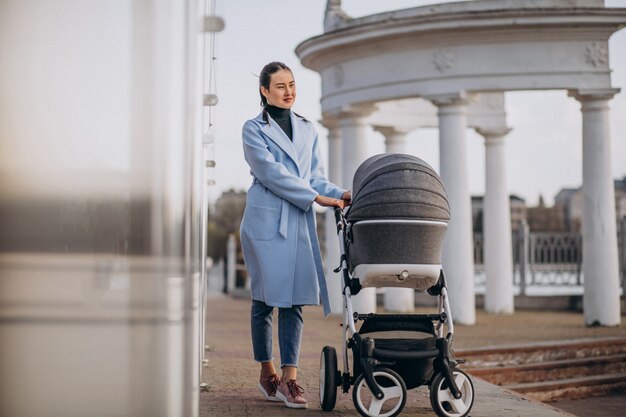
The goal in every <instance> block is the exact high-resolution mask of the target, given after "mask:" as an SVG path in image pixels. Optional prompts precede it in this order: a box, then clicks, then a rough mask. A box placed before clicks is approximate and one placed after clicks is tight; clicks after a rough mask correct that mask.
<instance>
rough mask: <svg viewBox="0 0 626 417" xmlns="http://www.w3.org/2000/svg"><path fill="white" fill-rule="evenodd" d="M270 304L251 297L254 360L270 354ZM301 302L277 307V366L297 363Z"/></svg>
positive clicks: (266, 358) (262, 360) (265, 359)
mask: <svg viewBox="0 0 626 417" xmlns="http://www.w3.org/2000/svg"><path fill="white" fill-rule="evenodd" d="M273 312H274V307H272V306H268V305H267V304H265V303H264V302H262V301H257V300H252V311H251V320H250V324H251V329H252V349H253V351H254V360H255V361H257V362H269V361H271V360H273V359H274V357H273V356H272V313H273ZM302 324H303V321H302V306H292V307H291V308H282V307H279V308H278V344H279V347H280V367H281V368H282V367H283V366H294V367H297V366H298V357H299V356H300V341H301V339H302Z"/></svg>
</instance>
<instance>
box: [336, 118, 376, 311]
mask: <svg viewBox="0 0 626 417" xmlns="http://www.w3.org/2000/svg"><path fill="white" fill-rule="evenodd" d="M371 110H373V108H369V107H368V108H364V109H362V110H360V111H356V110H354V111H352V109H351V111H350V112H342V113H341V114H340V119H339V126H340V129H341V141H342V156H343V167H342V172H343V186H344V187H346V188H349V189H352V179H353V177H354V173H355V172H356V170H357V168H358V167H359V165H360V164H361V163H362V162H363V161H365V160H366V159H367V158H368V157H370V156H371V151H370V150H369V146H368V143H367V130H368V127H369V126H368V125H367V123H366V120H365V118H366V117H367V116H368V115H369V114H370V113H371ZM352 305H353V307H354V311H357V312H359V313H363V314H367V313H375V312H376V289H375V288H366V289H363V290H361V292H359V294H358V295H356V296H355V297H353V298H352Z"/></svg>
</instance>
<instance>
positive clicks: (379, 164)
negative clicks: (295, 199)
mask: <svg viewBox="0 0 626 417" xmlns="http://www.w3.org/2000/svg"><path fill="white" fill-rule="evenodd" d="M346 219H347V220H348V221H349V222H354V221H358V220H375V219H378V220H380V219H419V220H435V221H443V222H446V223H447V222H448V221H449V220H450V206H449V204H448V197H447V195H446V190H445V188H444V186H443V184H442V182H441V179H440V178H439V175H437V173H436V172H435V170H434V169H432V168H431V167H430V165H428V164H427V163H426V162H424V161H422V160H421V159H419V158H418V157H416V156H412V155H404V154H391V153H387V154H380V155H376V156H372V157H371V158H368V159H367V160H366V161H365V162H363V163H362V164H361V165H360V166H359V168H358V169H357V171H356V173H355V174H354V181H353V187H352V206H351V207H350V209H349V210H348V212H347V213H346Z"/></svg>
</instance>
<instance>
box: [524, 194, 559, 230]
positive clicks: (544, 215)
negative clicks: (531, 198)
mask: <svg viewBox="0 0 626 417" xmlns="http://www.w3.org/2000/svg"><path fill="white" fill-rule="evenodd" d="M527 221H528V228H529V230H530V231H531V232H564V231H566V227H565V220H564V218H563V211H562V210H561V209H560V208H559V207H556V206H552V207H546V205H545V202H544V201H543V197H541V196H540V197H539V205H537V207H529V208H528V212H527Z"/></svg>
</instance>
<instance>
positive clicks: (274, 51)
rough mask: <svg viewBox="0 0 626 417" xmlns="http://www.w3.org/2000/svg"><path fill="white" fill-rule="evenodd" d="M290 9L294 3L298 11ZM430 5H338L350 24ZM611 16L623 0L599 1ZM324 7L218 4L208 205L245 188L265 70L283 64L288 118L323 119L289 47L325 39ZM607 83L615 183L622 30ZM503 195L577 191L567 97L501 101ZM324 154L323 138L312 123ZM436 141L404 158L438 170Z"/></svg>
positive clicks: (415, 0) (622, 98)
mask: <svg viewBox="0 0 626 417" xmlns="http://www.w3.org/2000/svg"><path fill="white" fill-rule="evenodd" d="M296 3H297V4H296ZM434 3H448V1H437V0H386V1H380V0H344V1H343V8H344V10H345V11H346V12H347V13H348V14H349V15H350V16H352V17H361V16H366V15H370V14H374V13H380V12H385V11H391V10H396V9H403V8H410V7H416V6H422V5H427V4H434ZM606 4H607V6H609V7H626V0H606ZM325 5H326V1H324V0H312V1H305V0H298V1H293V0H263V1H259V0H237V1H227V0H217V8H216V14H217V15H219V16H221V17H223V18H224V20H225V21H226V28H225V29H224V30H223V31H222V32H220V33H219V34H218V35H217V37H216V57H217V61H216V62H217V68H216V73H215V74H216V81H217V93H218V96H219V105H218V106H217V107H216V108H215V132H216V142H215V158H216V161H217V166H216V168H215V180H216V185H215V186H213V187H211V190H210V196H211V198H212V199H215V198H217V197H218V196H219V195H220V194H221V192H222V191H224V190H227V189H230V188H234V189H237V190H246V189H247V188H248V186H249V185H250V179H251V178H250V175H249V170H248V167H247V165H246V163H245V160H244V158H243V151H242V147H241V126H242V125H243V123H244V122H245V121H246V120H247V119H250V118H253V117H255V116H256V115H257V114H258V112H259V105H258V102H259V95H258V87H257V85H258V79H257V78H256V75H257V74H258V73H259V72H260V70H261V68H262V67H263V65H265V64H266V63H268V62H270V61H274V60H279V61H283V62H285V63H286V64H287V65H289V66H290V67H291V68H292V70H293V71H294V74H295V78H296V82H297V86H298V98H297V102H296V104H295V106H294V110H295V111H296V112H298V113H300V114H303V115H305V116H306V117H307V118H309V119H310V120H314V121H317V120H319V119H320V118H321V110H320V103H319V100H320V95H321V87H320V77H319V75H318V74H317V73H316V72H314V71H311V70H309V69H306V68H304V67H302V66H301V65H300V61H299V59H298V57H297V56H296V55H295V52H294V50H295V48H296V46H297V45H298V44H299V43H300V42H302V41H303V40H305V39H308V38H310V37H312V36H316V35H319V34H321V33H322V32H323V26H322V22H323V16H324V8H325ZM609 52H610V66H611V68H612V69H613V73H612V83H613V86H615V87H621V88H622V89H623V93H622V94H618V95H617V96H616V97H615V98H614V99H613V100H612V101H611V102H610V106H611V116H610V117H611V139H612V153H613V159H612V163H613V174H614V177H615V178H621V177H624V176H626V29H622V30H621V31H618V32H617V33H616V34H614V35H613V36H612V37H611V39H610V41H609ZM506 102H507V122H508V125H509V126H510V127H512V128H513V131H512V132H511V133H510V134H509V135H508V136H507V139H506V143H507V177H508V191H509V192H510V193H512V194H516V195H518V196H520V197H522V198H524V199H526V201H527V204H529V205H535V204H536V203H537V201H538V197H539V195H543V197H544V198H545V200H546V202H547V203H549V204H552V201H553V198H554V196H555V195H556V193H557V192H558V191H559V190H560V189H561V188H563V187H577V186H579V185H580V184H581V182H582V144H581V142H582V132H581V114H580V106H579V103H578V102H577V101H576V100H574V99H573V98H568V97H567V93H566V92H565V91H547V92H509V93H507V94H506ZM317 129H318V132H319V135H320V139H321V144H322V150H323V152H324V154H325V152H326V149H327V141H326V134H327V131H326V129H325V128H323V127H322V126H321V125H319V124H317ZM370 136H371V140H372V141H373V142H374V143H375V145H374V150H376V151H380V152H383V151H384V147H383V139H382V136H381V135H380V134H378V133H375V132H371V134H370ZM437 137H438V133H437V130H436V129H420V130H419V131H415V132H413V133H411V134H410V135H409V136H408V141H409V143H408V146H409V151H410V153H413V154H415V155H416V156H418V157H420V158H422V159H424V160H425V161H427V162H428V163H429V164H431V165H432V166H433V167H434V168H435V169H437V170H438V168H439V153H438V152H439V151H438V149H439V147H438V140H437ZM467 140H468V166H469V169H470V176H469V186H470V193H471V194H472V195H480V194H483V193H484V184H485V176H484V171H485V168H484V163H485V161H484V144H483V139H482V137H480V136H479V135H478V134H476V133H475V132H474V131H473V130H470V129H468V131H467Z"/></svg>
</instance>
